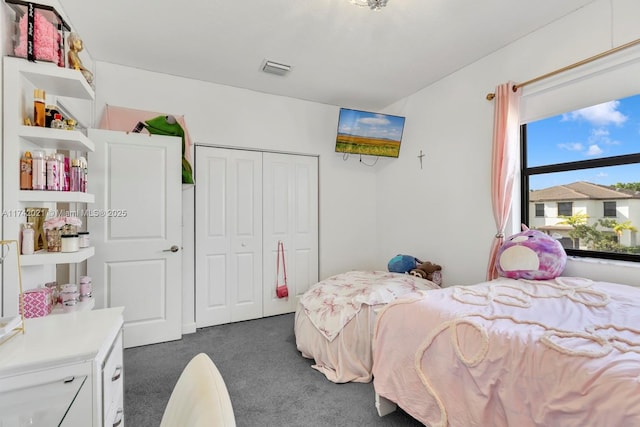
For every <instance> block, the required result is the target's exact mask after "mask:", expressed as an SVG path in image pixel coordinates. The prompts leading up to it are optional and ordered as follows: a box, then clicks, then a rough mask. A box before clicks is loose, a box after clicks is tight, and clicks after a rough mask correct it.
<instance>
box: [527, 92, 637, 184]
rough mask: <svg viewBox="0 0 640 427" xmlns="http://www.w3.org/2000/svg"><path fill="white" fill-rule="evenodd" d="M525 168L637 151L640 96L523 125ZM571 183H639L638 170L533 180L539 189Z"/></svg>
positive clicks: (574, 173) (603, 170) (587, 171)
mask: <svg viewBox="0 0 640 427" xmlns="http://www.w3.org/2000/svg"><path fill="white" fill-rule="evenodd" d="M527 149H528V153H527V157H528V163H529V166H541V165H545V164H553V163H563V162H573V161H579V160H587V159H593V158H602V157H610V156H619V155H623V154H631V153H638V152H640V95H635V96H632V97H629V98H624V99H620V100H614V101H609V102H605V103H602V104H598V105H594V106H592V107H587V108H583V109H580V110H576V111H572V112H569V113H565V114H561V115H559V116H554V117H550V118H547V119H544V120H539V121H537V122H531V123H528V124H527ZM575 181H588V182H592V183H594V184H602V185H611V184H615V183H617V182H640V165H625V166H616V167H608V168H597V169H585V170H580V171H571V172H564V173H556V174H545V175H537V176H532V177H531V180H530V188H531V189H533V190H539V189H542V188H547V187H552V186H554V185H559V184H569V183H571V182H575Z"/></svg>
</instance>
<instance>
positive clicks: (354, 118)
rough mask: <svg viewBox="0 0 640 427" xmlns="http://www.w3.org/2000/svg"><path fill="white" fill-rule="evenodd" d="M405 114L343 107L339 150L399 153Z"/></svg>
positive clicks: (371, 154)
mask: <svg viewBox="0 0 640 427" xmlns="http://www.w3.org/2000/svg"><path fill="white" fill-rule="evenodd" d="M404 119H405V118H404V117H400V116H392V115H389V114H380V113H371V112H368V111H359V110H350V109H348V108H341V109H340V116H339V117H338V136H337V138H336V152H337V153H349V154H366V155H368V156H382V157H398V156H399V155H400V142H401V141H402V131H403V130H404Z"/></svg>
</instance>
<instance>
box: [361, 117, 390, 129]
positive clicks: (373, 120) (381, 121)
mask: <svg viewBox="0 0 640 427" xmlns="http://www.w3.org/2000/svg"><path fill="white" fill-rule="evenodd" d="M358 123H362V124H364V125H369V126H387V125H388V124H389V123H390V122H389V119H387V118H385V117H384V116H382V115H376V116H375V117H363V118H361V119H360V120H358Z"/></svg>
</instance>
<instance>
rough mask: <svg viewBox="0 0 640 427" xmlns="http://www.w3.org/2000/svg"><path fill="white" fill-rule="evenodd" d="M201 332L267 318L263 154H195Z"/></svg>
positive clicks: (200, 150)
mask: <svg viewBox="0 0 640 427" xmlns="http://www.w3.org/2000/svg"><path fill="white" fill-rule="evenodd" d="M195 182H196V187H195V212H196V218H195V229H196V236H195V242H196V243H195V244H196V250H195V280H196V290H195V298H196V301H195V305H196V307H195V309H196V310H195V312H196V326H197V327H199V328H200V327H204V326H212V325H219V324H223V323H229V322H237V321H241V320H248V319H255V318H259V317H262V153H260V152H255V151H243V150H232V149H223V148H213V147H202V146H197V147H196V148H195Z"/></svg>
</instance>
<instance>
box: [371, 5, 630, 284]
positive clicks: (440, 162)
mask: <svg viewBox="0 0 640 427" xmlns="http://www.w3.org/2000/svg"><path fill="white" fill-rule="evenodd" d="M638 16H640V2H638V1H637V0H601V1H597V2H594V3H593V4H590V5H589V6H587V7H585V8H583V9H581V10H579V11H577V12H575V13H573V14H571V15H569V16H567V17H565V18H563V19H560V20H558V21H556V22H554V23H552V24H550V25H548V26H547V27H545V28H542V29H540V30H538V31H536V32H534V33H532V34H530V35H528V36H527V37H524V38H522V39H520V40H519V41H517V42H515V43H513V44H511V45H509V46H506V47H505V48H503V49H501V50H499V51H496V52H494V53H493V54H492V55H490V56H488V57H485V58H484V59H482V60H480V61H478V62H476V63H474V64H472V65H470V66H468V67H465V68H463V69H461V70H459V71H458V72H456V73H454V74H452V75H450V76H448V77H446V78H444V79H442V80H441V81H439V82H437V83H435V84H433V85H431V86H429V87H427V88H425V89H423V90H421V91H420V92H417V93H415V94H414V95H412V96H410V97H408V98H407V99H405V100H403V101H402V102H399V103H397V104H395V105H394V106H392V108H394V109H395V110H396V112H399V113H400V114H404V115H406V116H407V121H406V124H407V128H406V131H405V138H404V140H403V142H402V148H401V153H400V158H399V159H398V160H397V161H396V162H393V163H390V164H388V165H387V166H386V167H384V168H380V172H379V174H378V194H377V204H378V206H377V211H378V230H379V232H378V242H377V247H378V253H377V259H378V261H379V262H383V261H384V260H387V259H388V258H389V256H390V255H391V254H393V253H395V252H398V251H401V252H405V253H410V254H413V255H415V256H417V257H418V258H421V257H422V258H424V259H428V260H432V261H434V262H437V263H439V264H441V265H442V266H443V277H444V282H445V284H446V285H455V284H471V283H476V282H479V281H483V280H484V278H485V271H486V267H487V265H486V264H487V262H488V253H489V247H490V244H491V239H492V238H493V236H494V234H495V232H496V229H495V225H494V220H493V213H492V210H491V202H490V198H491V195H490V194H491V193H490V166H491V138H492V127H493V102H489V101H487V100H486V99H485V95H486V94H487V93H488V92H493V91H494V88H495V86H496V85H498V84H501V83H504V82H506V81H509V80H512V81H515V82H522V81H526V80H529V79H531V78H534V77H537V76H539V75H542V74H546V73H547V72H550V71H552V70H555V69H558V68H561V67H564V66H566V65H569V64H572V63H574V62H577V61H580V60H582V59H585V58H587V57H590V56H593V55H595V54H598V53H600V52H603V51H606V50H608V49H610V48H612V47H614V46H618V45H621V44H624V43H626V42H629V41H631V40H634V39H636V38H640V26H638V25H637V22H636V19H634V17H635V18H637V17H638ZM494 24H495V25H498V23H494ZM435 60H437V59H435ZM524 94H525V95H526V88H525V90H524ZM420 150H423V151H424V152H425V153H426V157H425V165H424V169H420V165H419V161H418V159H417V157H416V156H417V155H418V154H419V151H420ZM518 197H519V196H518ZM516 202H517V203H519V200H516ZM518 221H519V219H518V217H516V219H515V221H514V223H515V224H516V227H517V224H518ZM516 231H517V230H516V229H515V228H511V229H510V230H508V231H507V234H511V233H513V232H516ZM565 273H566V274H569V275H584V276H587V277H593V278H599V279H605V280H606V279H607V278H611V277H615V278H616V279H617V280H618V281H619V282H622V283H629V284H635V283H637V282H638V279H639V278H640V269H638V268H635V266H631V265H629V264H626V265H625V264H621V263H603V262H595V263H586V262H576V261H574V260H569V261H568V267H567V270H566V272H565ZM609 280H610V279H609Z"/></svg>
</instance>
